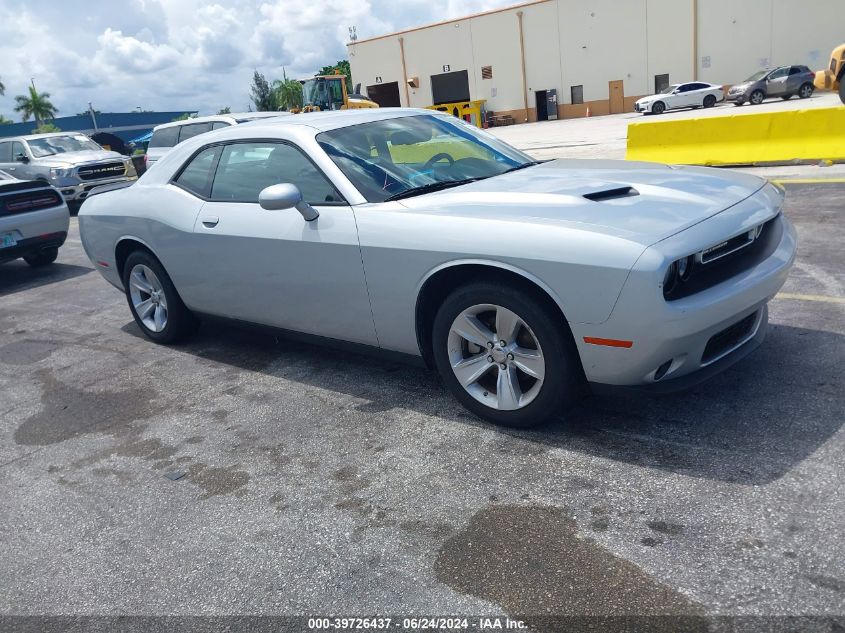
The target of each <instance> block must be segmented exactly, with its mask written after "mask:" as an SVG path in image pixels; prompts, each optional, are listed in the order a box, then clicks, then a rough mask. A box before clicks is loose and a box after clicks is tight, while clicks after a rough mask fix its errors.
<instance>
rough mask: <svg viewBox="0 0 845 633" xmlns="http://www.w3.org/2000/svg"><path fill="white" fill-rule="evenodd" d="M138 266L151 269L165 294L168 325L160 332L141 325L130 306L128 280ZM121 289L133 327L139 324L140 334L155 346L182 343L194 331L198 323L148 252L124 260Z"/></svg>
mask: <svg viewBox="0 0 845 633" xmlns="http://www.w3.org/2000/svg"><path fill="white" fill-rule="evenodd" d="M139 264H140V265H143V266H146V267H148V268H150V269H151V270H152V271H153V272H154V273H155V276H156V277H158V279H159V281H160V282H161V286H162V289H163V291H164V296H165V300H166V302H167V322H166V324H165V326H164V328H163V329H162V330H161V331H160V332H155V331H153V330H151V329H150V328H148V327H147V326H146V325H145V324H144V322H143V321H142V320H141V318H140V317H139V316H138V313H137V312H136V311H135V306H134V305H133V303H132V296H131V294H130V290H129V276H130V273H131V272H132V269H133V268H134V267H135V266H137V265H139ZM123 288H124V294H125V295H126V302H127V303H128V304H129V311H130V312H131V313H132V317H133V318H134V319H135V323H137V324H138V327H139V328H141V331H142V332H143V333H144V334H145V335H146V336H148V337H149V338H150V339H152V340H153V341H155V342H156V343H162V344H168V343H177V342H179V341H183V340H185V339H186V338H187V337H189V336H190V335H191V334H193V333H194V331H196V329H197V326H198V325H199V321H198V320H197V318H196V317H195V316H194V315H193V313H192V312H191V311H190V310H189V309H188V308H187V307H186V306H185V304H184V303H183V302H182V298H181V297H180V296H179V293H178V292H177V291H176V288H175V286H174V285H173V282H172V281H171V280H170V275H168V274H167V271H166V270H165V269H164V266H162V265H161V262H159V261H158V260H157V259H156V258H155V257H154V256H153V255H152V254H150V253H148V252H147V251H143V250H137V251H134V252H133V253H131V254H130V255H129V257H127V258H126V262H125V263H124V265H123Z"/></svg>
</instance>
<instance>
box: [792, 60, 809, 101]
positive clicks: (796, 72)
mask: <svg viewBox="0 0 845 633" xmlns="http://www.w3.org/2000/svg"><path fill="white" fill-rule="evenodd" d="M804 73H807V74H809V69H803V68H801V67H800V66H793V67H792V68H790V69H789V76H788V77H787V78H786V92H787V93H789V94H797V93H798V89H799V88H800V87H801V84H803V83H804V81H805V78H804Z"/></svg>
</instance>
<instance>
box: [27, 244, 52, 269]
mask: <svg viewBox="0 0 845 633" xmlns="http://www.w3.org/2000/svg"><path fill="white" fill-rule="evenodd" d="M58 256H59V249H58V248H45V249H44V250H42V251H38V252H37V253H32V254H30V255H24V256H23V260H24V261H25V262H26V263H27V264H29V265H30V266H32V267H33V268H40V267H41V266H48V265H50V264H52V263H53V262H54V261H56V258H57V257H58Z"/></svg>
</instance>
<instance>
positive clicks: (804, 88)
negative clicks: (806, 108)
mask: <svg viewBox="0 0 845 633" xmlns="http://www.w3.org/2000/svg"><path fill="white" fill-rule="evenodd" d="M798 96H799V97H800V98H802V99H809V98H810V97H812V96H813V85H812V84H802V85H801V87H800V88H799V89H798Z"/></svg>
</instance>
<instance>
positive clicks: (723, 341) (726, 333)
mask: <svg viewBox="0 0 845 633" xmlns="http://www.w3.org/2000/svg"><path fill="white" fill-rule="evenodd" d="M756 321H757V313H756V312H752V313H751V314H749V315H748V316H747V317H745V318H744V319H742V320H741V321H737V322H736V323H734V324H733V325H731V326H729V327H726V328H725V329H724V330H722V331H721V332H719V333H718V334H714V335H713V336H712V337H711V338H710V340H709V341H707V347H705V348H704V354H702V355H701V364H702V365H706V364H708V363H712V362H713V361H714V360H717V359H718V358H719V357H720V356H723V355H724V354H725V353H727V352H730V351H731V350H733V349H734V348H735V347H737V346H738V345H740V344H741V343H744V342H745V340H746V339H747V338H748V337H749V336H751V334H752V333H753V331H754V324H755V323H756Z"/></svg>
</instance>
